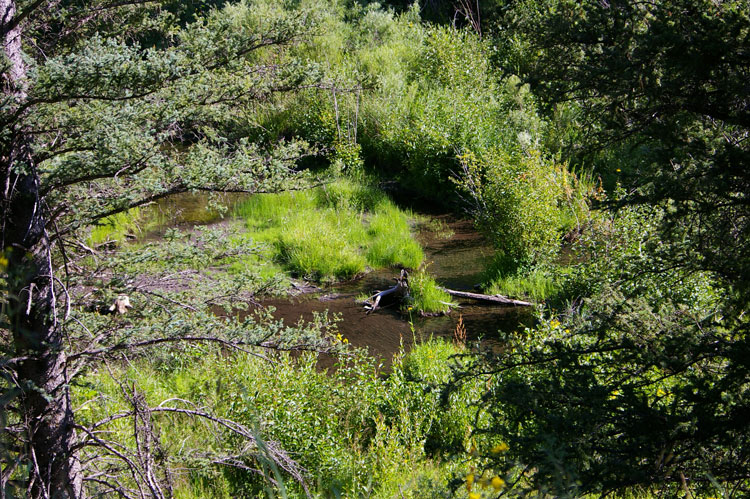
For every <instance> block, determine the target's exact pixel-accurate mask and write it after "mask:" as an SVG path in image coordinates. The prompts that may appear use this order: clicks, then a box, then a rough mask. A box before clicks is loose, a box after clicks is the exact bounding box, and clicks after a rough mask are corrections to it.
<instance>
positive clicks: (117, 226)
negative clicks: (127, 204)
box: [87, 208, 142, 246]
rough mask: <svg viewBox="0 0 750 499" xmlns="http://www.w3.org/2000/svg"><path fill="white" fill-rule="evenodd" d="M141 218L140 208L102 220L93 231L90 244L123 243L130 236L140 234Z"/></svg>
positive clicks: (88, 240)
mask: <svg viewBox="0 0 750 499" xmlns="http://www.w3.org/2000/svg"><path fill="white" fill-rule="evenodd" d="M141 216H142V213H141V210H140V208H133V209H131V210H128V211H124V212H121V213H117V214H115V215H112V216H109V217H106V218H104V219H102V220H101V221H100V223H99V224H98V225H95V226H94V227H93V228H92V229H91V233H90V234H89V237H88V239H87V242H88V244H90V245H91V246H98V245H100V244H102V243H106V242H110V241H111V242H122V241H123V240H125V238H126V237H127V236H128V235H129V234H134V233H136V232H140V228H139V225H138V222H139V220H140V219H141Z"/></svg>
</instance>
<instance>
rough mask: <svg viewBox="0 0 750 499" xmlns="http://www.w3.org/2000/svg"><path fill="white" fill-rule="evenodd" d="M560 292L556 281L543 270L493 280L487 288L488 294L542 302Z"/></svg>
mask: <svg viewBox="0 0 750 499" xmlns="http://www.w3.org/2000/svg"><path fill="white" fill-rule="evenodd" d="M557 290H558V285H557V284H556V283H555V280H554V279H553V278H552V277H551V276H549V275H548V274H547V273H546V272H544V271H543V270H539V269H535V270H532V271H531V272H529V273H521V274H513V275H508V276H499V277H495V278H494V279H492V280H491V281H490V282H489V284H488V285H487V286H486V287H485V292H486V293H488V294H500V295H504V296H509V297H512V298H530V299H532V300H534V301H542V300H545V299H547V298H548V297H550V296H552V295H553V294H554V293H555V292H556V291H557Z"/></svg>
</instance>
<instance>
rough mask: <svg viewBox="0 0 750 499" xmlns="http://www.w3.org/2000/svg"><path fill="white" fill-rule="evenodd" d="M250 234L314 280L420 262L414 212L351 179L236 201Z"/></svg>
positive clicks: (282, 261)
mask: <svg viewBox="0 0 750 499" xmlns="http://www.w3.org/2000/svg"><path fill="white" fill-rule="evenodd" d="M233 214H234V216H236V217H241V218H243V219H244V220H245V224H246V226H247V228H248V229H249V231H250V237H252V238H253V239H254V240H256V241H258V242H265V243H269V244H270V245H271V247H272V248H273V254H272V255H271V256H272V258H274V259H275V260H276V261H277V262H279V264H280V265H282V266H283V267H284V268H286V269H287V270H289V271H291V272H292V273H294V274H296V275H298V276H301V277H304V278H307V279H312V280H316V281H332V280H339V279H348V278H351V277H354V276H356V275H357V274H360V273H362V272H364V271H365V270H366V269H367V267H373V268H381V267H396V266H401V267H407V268H415V267H417V266H419V264H420V263H421V262H422V259H423V253H422V249H421V247H420V246H419V244H418V243H417V242H416V241H415V240H414V238H413V237H412V234H411V227H410V224H409V219H410V217H411V214H410V213H408V212H404V211H402V210H400V209H399V208H398V207H396V206H395V205H394V204H393V202H392V201H390V200H389V199H388V197H387V196H385V194H383V193H382V192H381V191H379V190H378V189H376V188H374V187H371V186H368V185H364V184H362V183H358V182H355V181H352V180H348V179H341V180H338V181H336V182H334V183H331V184H329V185H326V186H325V187H320V188H316V189H312V190H309V191H300V192H285V193H279V194H260V195H256V196H253V197H251V198H248V199H247V200H245V201H243V202H240V203H238V204H237V205H236V206H235V207H234V209H233Z"/></svg>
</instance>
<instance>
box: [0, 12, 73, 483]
mask: <svg viewBox="0 0 750 499" xmlns="http://www.w3.org/2000/svg"><path fill="white" fill-rule="evenodd" d="M16 21H17V12H16V4H15V0H0V34H1V35H2V43H3V52H4V55H5V57H6V58H7V61H8V62H9V67H8V68H7V70H6V71H5V72H4V73H3V95H2V98H3V99H5V100H6V102H7V103H8V104H9V107H10V110H8V111H7V112H6V113H4V114H5V116H3V117H2V118H1V120H2V123H1V124H2V127H3V129H4V132H5V133H4V134H3V136H2V138H0V189H2V198H1V199H0V201H1V202H2V225H1V226H0V231H1V237H2V241H0V242H1V243H2V245H0V250H5V252H6V255H5V256H6V258H7V259H8V289H7V306H6V319H7V327H8V328H9V329H10V330H11V332H12V341H13V345H12V346H11V348H12V350H14V351H13V352H12V353H13V354H14V357H15V358H16V359H19V361H18V364H16V367H15V372H14V375H15V381H16V383H17V388H18V389H20V395H19V396H18V399H17V402H18V408H19V410H20V418H21V422H22V423H23V424H24V426H25V432H26V435H25V447H26V448H25V449H24V450H19V452H20V453H21V454H22V455H21V456H17V457H18V458H20V459H22V460H23V462H25V463H27V464H28V465H30V466H29V469H30V470H31V471H30V476H29V483H28V491H29V492H30V495H31V496H32V497H35V498H36V497H50V498H53V497H62V498H80V497H83V475H82V471H81V464H80V462H79V460H78V459H77V456H76V452H75V450H74V444H75V441H76V435H75V429H74V419H73V411H72V408H71V405H70V391H69V387H68V381H69V380H68V379H67V357H66V352H65V347H64V343H63V332H62V328H61V326H60V324H58V322H57V318H56V298H55V290H54V282H55V280H54V275H53V272H54V269H53V266H52V260H51V251H52V248H51V246H50V241H49V238H48V237H47V233H46V228H45V224H46V222H47V213H46V210H45V205H44V200H43V199H40V197H39V185H40V179H39V175H38V173H37V169H36V165H35V162H34V158H33V155H32V152H31V147H30V143H31V139H30V138H29V136H28V135H27V133H26V132H25V130H24V127H23V121H24V116H22V115H19V114H18V113H17V112H15V111H17V110H19V109H22V106H23V104H24V103H25V102H26V99H27V81H26V77H27V74H26V67H25V64H24V59H23V52H22V46H21V34H22V25H21V24H16ZM6 109H7V108H6ZM4 464H6V465H7V464H8V463H4Z"/></svg>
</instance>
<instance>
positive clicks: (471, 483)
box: [464, 442, 510, 499]
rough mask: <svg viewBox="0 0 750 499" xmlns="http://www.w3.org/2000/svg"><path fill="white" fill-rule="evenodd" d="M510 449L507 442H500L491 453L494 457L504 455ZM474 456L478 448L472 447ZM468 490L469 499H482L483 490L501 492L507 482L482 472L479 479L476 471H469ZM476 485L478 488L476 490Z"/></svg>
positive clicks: (467, 476)
mask: <svg viewBox="0 0 750 499" xmlns="http://www.w3.org/2000/svg"><path fill="white" fill-rule="evenodd" d="M509 448H510V447H509V446H508V444H507V443H505V442H500V443H498V444H496V445H495V446H493V447H492V449H490V453H491V454H494V455H498V454H502V453H504V452H507V451H508V449H509ZM471 453H472V454H476V447H474V446H472V450H471ZM464 481H465V484H466V490H467V492H468V493H469V499H480V498H481V497H482V493H481V489H485V490H490V489H491V490H494V491H495V492H499V491H500V490H502V489H503V488H505V480H503V479H502V478H501V477H499V476H497V475H494V476H493V475H492V474H487V473H485V472H482V473H481V475H480V476H479V478H477V477H476V475H475V473H474V469H473V467H472V469H471V470H470V471H469V473H468V474H467V475H466V477H465V479H464ZM475 485H478V487H476V488H475Z"/></svg>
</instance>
